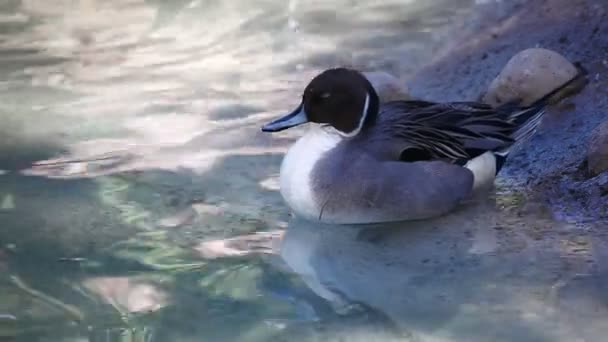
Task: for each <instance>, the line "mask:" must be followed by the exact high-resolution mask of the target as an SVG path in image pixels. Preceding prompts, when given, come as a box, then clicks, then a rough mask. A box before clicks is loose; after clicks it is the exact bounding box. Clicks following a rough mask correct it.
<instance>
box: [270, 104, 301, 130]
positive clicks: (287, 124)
mask: <svg viewBox="0 0 608 342" xmlns="http://www.w3.org/2000/svg"><path fill="white" fill-rule="evenodd" d="M307 122H308V117H307V115H306V112H305V111H304V105H302V104H301V105H299V106H298V108H296V109H295V110H294V111H293V112H291V113H289V114H287V115H285V116H283V117H281V118H278V119H276V120H274V121H271V122H269V123H267V124H265V125H264V126H262V132H279V131H282V130H285V129H288V128H291V127H295V126H299V125H301V124H305V123H307Z"/></svg>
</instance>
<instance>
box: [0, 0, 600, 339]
mask: <svg viewBox="0 0 608 342" xmlns="http://www.w3.org/2000/svg"><path fill="white" fill-rule="evenodd" d="M501 4H502V1H483V2H479V1H472V0H458V1H447V0H433V1H415V0H401V1H398V0H391V1H358V0H340V1H333V2H327V1H316V0H315V1H297V0H290V1H288V2H286V1H270V0H265V1H256V2H251V1H244V0H238V1H217V0H208V1H203V0H192V1H190V0H188V1H186V0H173V1H160V0H158V1H154V0H151V1H145V0H106V1H100V0H21V1H18V0H9V1H5V2H4V3H3V4H1V5H0V74H1V75H2V77H1V78H0V120H1V125H0V153H1V154H0V155H1V156H2V157H0V170H2V174H1V175H0V182H1V184H2V186H1V187H0V217H1V218H2V222H3V225H2V226H3V230H2V232H0V274H1V275H0V340H2V341H4V340H5V339H6V340H10V341H12V340H15V341H28V342H35V341H66V342H67V341H90V342H114V341H121V342H123V341H129V342H151V341H154V342H157V341H175V342H181V341H184V342H185V341H203V340H204V341H269V340H273V341H288V340H289V341H291V340H302V341H318V340H323V341H332V340H336V341H343V340H347V341H374V340H381V341H410V340H415V341H418V340H421V341H422V340H423V341H456V340H458V334H457V332H458V331H460V330H466V329H478V328H479V326H480V324H482V323H483V324H492V323H496V322H493V320H494V321H497V320H500V319H504V320H505V322H506V323H505V328H504V329H505V330H506V329H509V328H513V329H520V330H525V329H526V328H527V327H522V326H518V325H517V324H519V323H517V322H507V321H508V320H509V319H511V318H512V316H510V314H511V313H513V312H514V311H517V310H520V311H521V315H527V316H526V317H525V319H526V320H528V321H529V322H531V324H532V323H533V324H538V325H543V326H545V327H547V329H551V328H552V327H553V326H552V325H551V324H550V323H547V322H548V321H550V320H551V319H552V318H554V317H555V316H552V315H553V314H554V312H553V311H551V310H555V309H554V307H551V306H549V305H547V304H546V303H545V299H543V298H541V295H540V294H538V293H537V292H534V289H536V288H540V287H542V286H544V285H546V283H550V282H552V281H554V280H555V279H551V280H547V281H546V283H543V284H533V280H530V283H525V284H523V283H515V282H509V281H508V279H509V274H510V273H508V272H516V271H515V270H511V271H509V270H500V271H495V272H498V273H492V272H494V271H493V270H495V266H496V264H498V263H500V262H501V261H504V260H507V259H508V260H507V261H505V262H508V263H513V262H514V261H513V259H511V257H512V258H515V259H516V261H515V262H530V263H535V265H536V264H539V265H540V263H539V262H538V260H540V259H542V260H545V259H547V260H554V259H552V258H558V255H559V251H555V250H551V251H550V252H549V253H547V254H542V255H535V254H534V251H533V250H530V249H527V246H528V244H532V243H534V242H531V241H533V240H534V239H533V238H530V237H529V236H522V233H519V232H517V230H515V229H513V228H512V227H514V226H516V225H517V224H519V223H517V224H513V222H509V219H510V218H509V217H507V218H505V217H499V218H495V217H494V216H493V215H496V216H500V214H497V213H496V212H495V211H496V210H498V209H496V208H502V209H505V208H506V209H505V210H504V211H508V206H509V205H510V203H511V202H510V201H515V200H517V198H516V197H517V194H508V196H511V197H508V196H503V197H501V198H500V199H499V200H497V202H498V204H496V205H494V204H495V203H494V204H491V205H490V206H491V207H492V208H493V209H492V210H495V211H492V210H488V213H489V214H488V216H487V217H486V216H484V220H483V221H480V222H481V223H471V222H460V226H459V227H458V228H457V229H455V230H454V233H453V234H455V235H456V234H464V235H466V234H469V235H467V236H469V237H472V238H471V239H470V241H473V242H472V245H458V244H457V243H454V245H450V246H446V247H445V248H448V249H449V250H450V252H449V253H447V254H445V255H439V254H437V253H435V252H434V249H435V248H436V244H438V243H445V242H441V241H443V239H440V238H439V237H438V236H437V235H433V233H429V234H430V236H431V238H430V239H429V240H428V241H427V242H425V243H420V244H418V245H414V244H413V243H411V242H408V239H407V238H403V239H402V240H399V239H397V240H394V241H401V242H402V243H403V246H408V247H407V248H406V247H403V249H405V250H407V249H408V248H411V250H410V251H411V252H409V254H408V252H407V251H406V252H404V253H405V254H404V255H407V256H408V257H411V259H410V260H408V259H407V258H403V257H391V256H390V255H388V254H387V253H389V254H390V253H395V251H402V250H401V249H400V248H399V247H397V248H396V249H395V248H392V249H389V250H390V251H392V252H390V251H389V252H386V250H384V249H383V248H381V247H382V246H384V245H383V242H382V241H383V237H382V236H380V237H379V236H375V235H374V234H371V235H370V236H367V235H366V234H365V232H363V233H361V234H362V235H359V232H358V231H357V230H355V229H352V230H348V231H340V230H335V231H333V233H330V231H331V230H328V232H323V233H320V231H321V230H315V229H314V228H313V229H310V227H308V228H307V227H303V228H301V229H296V228H294V227H293V224H292V223H291V222H290V216H289V214H288V211H287V209H286V207H285V206H284V204H283V202H282V200H281V198H280V195H279V194H278V192H277V187H278V184H277V176H278V166H279V163H280V160H281V158H282V153H283V152H284V151H285V149H286V148H287V146H289V144H290V143H291V142H292V141H293V139H294V138H295V137H296V136H297V135H298V134H299V131H298V130H294V132H288V133H286V134H284V135H281V136H275V137H269V136H265V135H262V134H261V133H260V130H259V127H260V125H261V123H262V122H265V121H266V120H268V119H269V118H271V117H275V116H276V115H277V113H281V112H284V111H286V110H288V109H290V108H291V107H292V106H293V105H294V104H295V103H296V102H297V101H298V100H297V98H298V96H299V95H298V94H299V93H300V91H301V89H302V88H303V86H304V85H305V84H306V82H307V81H308V80H309V79H310V77H312V76H313V75H314V74H315V73H317V72H318V71H320V70H322V69H324V68H327V67H331V66H337V65H350V66H354V67H357V68H361V69H365V70H384V71H389V72H393V73H395V74H397V75H400V76H402V77H403V78H407V77H409V76H411V75H412V74H413V73H414V71H415V70H416V69H417V68H418V67H420V66H421V65H423V64H425V63H428V62H430V61H431V60H432V59H433V58H435V57H437V56H439V55H440V54H441V53H442V52H443V51H444V49H445V47H446V46H448V45H449V43H450V42H451V39H453V36H454V35H466V33H467V32H468V30H474V29H475V24H474V23H472V22H470V21H471V20H472V19H471V18H472V17H470V15H471V13H473V11H474V10H475V9H476V6H482V5H483V6H493V7H492V8H494V7H496V8H500V7H501V6H502V5H501ZM474 18H476V17H474ZM455 28H458V30H455ZM456 31H458V32H456ZM501 201H502V202H501ZM499 211H500V210H499ZM503 214H504V213H503ZM541 223H542V222H541ZM509 224H511V226H509V227H507V228H504V227H505V225H507V226H508V225H509ZM469 225H470V226H469ZM488 225H491V226H492V227H493V229H491V230H489V231H483V232H482V231H481V230H480V229H477V228H478V227H487V226H488ZM288 226H289V229H287V230H285V229H286V228H287V227H288ZM541 226H542V224H540V223H539V228H538V229H539V230H542V229H543V227H541ZM296 227H297V225H296ZM317 228H318V227H317ZM563 229H567V228H563ZM285 231H287V232H285ZM326 234H329V235H327V236H326ZM332 234H334V235H332ZM424 234H425V233H423V232H418V233H416V234H414V236H412V237H410V238H412V239H417V236H418V235H420V236H422V235H424ZM330 235H331V236H330ZM400 236H402V235H400ZM455 240H456V239H455ZM506 240H508V241H510V242H512V244H511V245H509V246H510V247H507V245H506V244H505V241H506ZM328 241H333V243H329V242H328ZM378 241H380V242H378ZM467 241H469V240H467ZM286 246H288V247H286ZM561 246H562V247H563V248H564V249H569V250H576V251H577V253H578V254H577V258H580V260H579V259H577V260H570V261H571V262H573V263H581V264H585V257H586V256H585V255H586V254H585V253H586V252H585V249H587V248H590V247H589V244H588V241H583V240H581V241H564V242H563V244H562V245H561ZM441 248H443V247H441ZM505 248H512V249H509V250H508V251H506V252H504V250H503V249H505ZM421 251H422V252H429V253H428V254H429V255H430V256H429V257H427V258H426V259H424V258H423V260H418V259H416V258H418V257H419V256H420V254H424V253H421ZM499 252H500V253H503V252H504V253H505V254H504V255H506V256H502V254H500V255H501V256H500V257H496V258H489V259H485V260H482V259H481V256H486V255H494V254H496V253H499ZM518 253H519V254H518ZM463 255H466V257H463V258H462V259H458V258H460V257H462V256H463ZM450 258H452V259H450ZM455 259H458V260H460V261H459V262H462V263H464V265H460V266H458V265H456V266H455V264H454V263H457V261H454V260H455ZM503 259H504V260H503ZM394 260H401V261H402V262H403V264H398V263H397V264H394V265H393V264H391V262H394ZM425 260H426V261H425ZM410 263H411V264H410ZM426 264H429V265H431V264H432V265H434V266H433V269H432V271H429V269H428V268H424V267H421V265H426ZM395 265H396V266H395ZM399 265H400V266H404V265H405V266H408V267H407V269H408V270H409V271H408V272H409V273H403V274H401V275H400V276H399V274H400V272H402V269H401V268H398V267H399ZM474 265H477V266H479V265H481V267H482V268H483V269H484V272H487V273H488V274H491V275H494V277H493V278H492V277H490V276H488V277H489V278H492V279H493V280H492V281H496V280H497V279H499V280H503V281H504V284H506V285H504V286H503V287H501V286H499V285H500V284H495V283H492V282H491V281H488V282H487V283H484V284H483V285H479V284H478V283H475V282H474V281H471V278H469V277H468V275H470V274H471V273H473V272H474V270H475V269H474V267H472V266H474ZM548 265H549V266H548V267H549V268H552V269H558V268H559V267H560V265H556V262H553V263H551V262H548ZM454 267H461V270H462V272H464V273H462V274H461V275H460V276H456V275H454V274H453V273H452V272H453V268H454ZM366 269H373V270H374V272H372V274H369V273H367V274H366V272H365V270H366ZM533 269H534V268H533ZM467 272H469V273H467ZM501 272H504V274H503V273H501ZM539 272H540V271H539ZM437 274H439V275H442V276H440V277H438V278H434V277H433V276H434V275H437ZM526 276H529V275H527V274H524V275H523V278H524V279H532V278H533V277H528V278H526ZM543 276H546V277H547V278H550V277H551V276H554V274H551V270H549V271H546V272H545V273H543ZM376 279H384V280H383V281H381V282H377V281H376ZM543 281H544V280H543ZM446 282H448V283H450V282H452V283H460V284H461V285H460V286H459V287H455V288H453V289H446V288H445V286H443V284H445V283H446ZM556 284H557V283H556ZM564 284H566V283H564ZM556 286H557V285H556ZM564 286H565V285H564ZM421 287H425V288H427V290H426V292H422V291H421V290H420V289H421ZM465 287H468V288H467V289H464V288H465ZM400 289H401V290H400ZM403 289H407V291H406V296H404V295H403ZM459 290H462V292H458V291H459ZM520 290H521V292H520V293H519V294H520V295H519V296H516V295H515V294H517V293H518V291H520ZM400 291H401V293H400ZM450 291H451V292H450ZM556 291H557V290H556ZM475 292H481V293H483V298H484V300H486V301H487V302H486V303H483V304H482V305H474V304H473V303H472V302H470V301H467V298H469V297H473V296H474V294H475ZM410 294H411V297H410V296H409V295H410ZM467 296H468V297H467ZM505 296H507V297H508V296H513V300H512V301H509V302H508V303H503V302H501V300H499V299H500V298H504V297H505ZM454 298H458V299H454ZM428 303H432V305H431V307H430V308H429V304H428ZM501 310H502V311H501ZM497 312H498V313H497ZM501 313H504V315H503V316H501ZM492 314H495V315H494V316H492ZM484 316H485V320H484V321H483V322H482V323H479V324H478V323H475V320H479V319H480V317H484ZM458 317H460V320H459V319H458ZM442 324H443V325H444V327H447V328H445V329H446V331H447V330H450V329H451V331H456V333H454V334H452V335H450V334H448V333H437V334H435V333H434V331H435V329H439V328H438V327H437V326H440V325H442ZM509 324H511V325H509ZM530 333H531V334H532V333H533V332H530ZM482 335H483V334H482Z"/></svg>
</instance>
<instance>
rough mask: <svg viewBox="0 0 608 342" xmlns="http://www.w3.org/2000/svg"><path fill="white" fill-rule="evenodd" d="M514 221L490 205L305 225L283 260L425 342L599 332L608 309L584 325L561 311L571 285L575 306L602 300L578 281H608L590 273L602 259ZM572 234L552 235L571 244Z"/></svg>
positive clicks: (328, 295) (336, 296)
mask: <svg viewBox="0 0 608 342" xmlns="http://www.w3.org/2000/svg"><path fill="white" fill-rule="evenodd" d="M504 214H505V213H501V212H500V211H497V210H496V209H493V207H492V206H486V205H481V208H479V207H474V208H468V209H465V210H463V211H461V212H458V213H455V214H453V215H450V216H448V217H446V218H440V219H437V220H433V221H425V222H420V223H404V224H395V225H392V226H391V227H387V226H383V227H361V226H359V227H356V226H353V227H351V226H328V225H320V224H313V223H309V222H303V221H299V220H295V221H293V222H291V223H290V226H289V228H288V229H287V232H286V234H285V236H284V238H283V241H282V245H281V256H282V257H283V259H284V260H285V262H286V263H287V264H288V265H289V266H290V267H291V268H292V269H293V270H294V271H295V272H296V273H297V274H298V275H299V276H300V277H301V278H302V280H303V281H304V282H305V283H306V284H307V285H308V286H309V287H310V288H311V289H312V290H313V291H314V292H315V293H317V294H318V295H319V296H321V297H323V298H325V299H326V300H328V301H330V302H332V303H334V304H336V305H338V306H344V305H347V304H349V303H363V304H365V306H367V307H369V308H371V309H372V310H377V311H379V312H381V313H382V314H385V315H387V316H388V317H390V319H391V320H392V321H393V322H395V323H396V324H397V325H399V326H400V327H401V328H402V329H405V330H406V331H409V332H410V333H411V334H412V336H415V338H418V339H420V340H422V341H427V340H430V341H512V340H514V339H516V340H518V341H556V340H564V341H569V340H575V339H576V336H577V332H576V331H578V330H579V329H589V328H591V327H593V328H597V325H596V324H597V322H599V320H601V319H602V318H601V317H604V316H603V315H604V314H605V311H606V310H601V311H600V312H595V313H594V314H591V312H587V314H588V315H589V316H588V317H589V321H586V322H582V321H580V320H577V321H572V320H570V319H572V318H574V317H575V316H576V315H571V313H569V312H567V311H566V312H563V311H560V310H559V309H560V307H562V306H563V305H565V303H564V302H563V301H564V297H563V293H562V291H561V289H560V288H561V287H562V286H563V284H562V282H563V283H568V284H571V285H570V286H575V287H578V288H579V291H580V292H579V296H578V297H577V298H575V297H571V298H568V305H572V306H573V307H584V306H585V305H586V304H585V302H586V300H587V299H585V298H586V297H587V296H591V297H593V296H596V295H597V294H598V292H597V291H598V290H599V288H597V289H593V290H591V289H590V288H589V283H590V282H589V281H586V282H584V283H582V284H579V283H578V279H579V275H580V274H586V275H587V277H589V278H588V279H589V280H591V283H594V282H597V281H599V280H601V279H603V278H602V276H601V274H594V273H593V272H592V268H591V267H590V264H589V262H590V260H594V259H595V258H598V257H600V256H599V255H590V254H587V252H588V251H587V252H583V251H581V250H579V251H578V252H576V253H572V251H564V250H563V248H561V246H560V244H559V243H555V244H554V243H552V242H551V241H547V240H545V241H541V240H538V239H537V238H535V237H534V233H535V232H534V231H535V230H537V229H539V228H540V227H539V226H543V223H542V221H541V220H538V219H536V220H535V221H534V222H525V221H521V222H519V223H518V224H517V225H513V222H509V218H508V217H505V215H504ZM562 229H566V230H567V229H568V228H566V227H561V228H560V227H558V226H553V227H552V230H554V232H553V233H555V232H558V231H561V232H560V234H562V236H563V239H564V242H565V241H567V240H568V238H567V237H566V235H567V233H566V231H564V230H562ZM564 242H562V243H564ZM575 259H582V260H581V261H582V262H574V260H575ZM590 272H591V273H590ZM590 290H591V291H590Z"/></svg>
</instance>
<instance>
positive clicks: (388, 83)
mask: <svg viewBox="0 0 608 342" xmlns="http://www.w3.org/2000/svg"><path fill="white" fill-rule="evenodd" d="M363 75H365V77H366V78H367V79H368V80H369V81H370V82H371V84H372V86H373V87H374V89H375V90H376V93H378V96H379V97H380V102H383V103H384V102H388V101H395V100H410V99H411V98H412V97H411V96H410V93H409V90H408V89H407V87H406V85H405V84H404V83H403V82H401V80H399V79H398V78H397V77H395V76H393V75H391V74H389V73H387V72H383V71H368V72H364V73H363Z"/></svg>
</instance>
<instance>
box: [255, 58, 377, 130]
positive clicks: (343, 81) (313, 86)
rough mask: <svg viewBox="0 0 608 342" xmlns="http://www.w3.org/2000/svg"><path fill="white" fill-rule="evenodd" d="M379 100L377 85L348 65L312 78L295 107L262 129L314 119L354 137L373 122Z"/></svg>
mask: <svg viewBox="0 0 608 342" xmlns="http://www.w3.org/2000/svg"><path fill="white" fill-rule="evenodd" d="M379 102H380V101H379V98H378V95H377V94H376V91H375V90H374V87H373V86H372V84H371V83H370V82H369V80H368V79H367V78H366V77H365V76H364V75H363V74H362V73H360V72H358V71H356V70H352V69H347V68H336V69H329V70H325V71H323V72H322V73H320V74H319V75H317V76H315V77H314V78H313V79H312V81H310V83H309V84H308V85H307V86H306V88H305V89H304V93H303V94H302V102H301V103H300V105H299V106H298V107H297V108H296V109H295V110H293V111H292V112H291V113H289V114H287V115H284V116H282V117H280V118H278V119H276V120H274V121H272V122H269V123H268V124H266V125H264V126H263V127H262V131H264V132H278V131H282V130H285V129H288V128H291V127H295V126H299V125H301V124H304V123H308V122H311V123H316V124H320V125H323V126H330V127H333V128H334V129H335V130H336V132H337V133H339V134H340V135H342V136H345V137H352V136H355V135H357V134H358V133H359V132H360V131H361V130H362V129H364V128H365V127H367V126H369V125H372V124H373V122H374V120H375V119H376V116H377V114H378V108H379Z"/></svg>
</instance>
